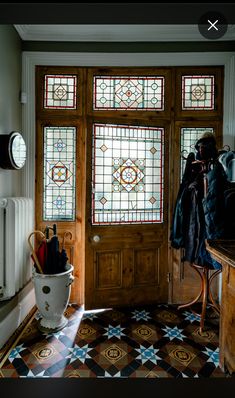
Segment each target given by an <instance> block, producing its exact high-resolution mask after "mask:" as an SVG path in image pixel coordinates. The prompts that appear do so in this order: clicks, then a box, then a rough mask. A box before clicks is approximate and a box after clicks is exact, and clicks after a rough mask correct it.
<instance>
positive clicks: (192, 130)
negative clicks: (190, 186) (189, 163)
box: [181, 127, 214, 178]
mask: <svg viewBox="0 0 235 398" xmlns="http://www.w3.org/2000/svg"><path fill="white" fill-rule="evenodd" d="M205 132H210V133H214V129H213V127H183V128H181V153H182V155H183V156H184V157H186V158H187V156H188V154H189V153H190V152H194V153H195V154H196V149H195V144H196V142H197V140H198V139H199V138H200V137H201V136H202V134H203V133H205ZM185 164H186V160H184V159H183V157H181V178H182V177H183V172H184V169H185Z"/></svg>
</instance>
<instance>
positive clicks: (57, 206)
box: [43, 127, 76, 220]
mask: <svg viewBox="0 0 235 398" xmlns="http://www.w3.org/2000/svg"><path fill="white" fill-rule="evenodd" d="M75 148H76V128H75V127H45V128H44V173H43V174H44V179H43V181H44V189H43V192H44V198H43V219H44V220H74V219H75V159H76V149H75Z"/></svg>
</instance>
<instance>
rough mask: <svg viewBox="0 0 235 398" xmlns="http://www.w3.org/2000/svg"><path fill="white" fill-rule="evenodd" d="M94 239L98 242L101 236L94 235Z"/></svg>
mask: <svg viewBox="0 0 235 398" xmlns="http://www.w3.org/2000/svg"><path fill="white" fill-rule="evenodd" d="M92 240H93V242H96V243H98V242H99V241H100V236H99V235H94V236H93V238H92Z"/></svg>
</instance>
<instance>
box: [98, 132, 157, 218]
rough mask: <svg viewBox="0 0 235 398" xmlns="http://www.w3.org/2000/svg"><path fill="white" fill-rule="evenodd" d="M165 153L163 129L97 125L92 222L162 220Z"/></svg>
mask: <svg viewBox="0 0 235 398" xmlns="http://www.w3.org/2000/svg"><path fill="white" fill-rule="evenodd" d="M104 146H105V148H107V149H106V150H105V151H103V147H104ZM152 148H155V150H154V151H153V150H151V149H152ZM163 153H164V129H163V128H156V127H140V126H125V125H113V124H94V126H93V159H92V162H93V176H92V185H93V190H92V222H93V224H124V223H161V222H162V221H163Z"/></svg>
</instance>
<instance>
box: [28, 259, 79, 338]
mask: <svg viewBox="0 0 235 398" xmlns="http://www.w3.org/2000/svg"><path fill="white" fill-rule="evenodd" d="M72 272H73V266H72V265H71V264H66V271H65V272H62V273H60V274H40V273H37V272H36V271H35V269H34V270H33V282H34V288H35V299H36V305H37V307H38V309H39V312H40V315H41V316H42V318H41V319H39V321H38V328H39V329H40V330H41V331H42V332H46V333H52V332H57V331H58V330H61V329H63V328H64V327H65V326H66V325H67V323H68V320H67V319H66V317H65V316H64V311H65V310H66V308H67V305H68V302H69V297H70V292H71V286H70V285H71V283H72V282H73V280H74V277H73V275H72Z"/></svg>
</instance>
